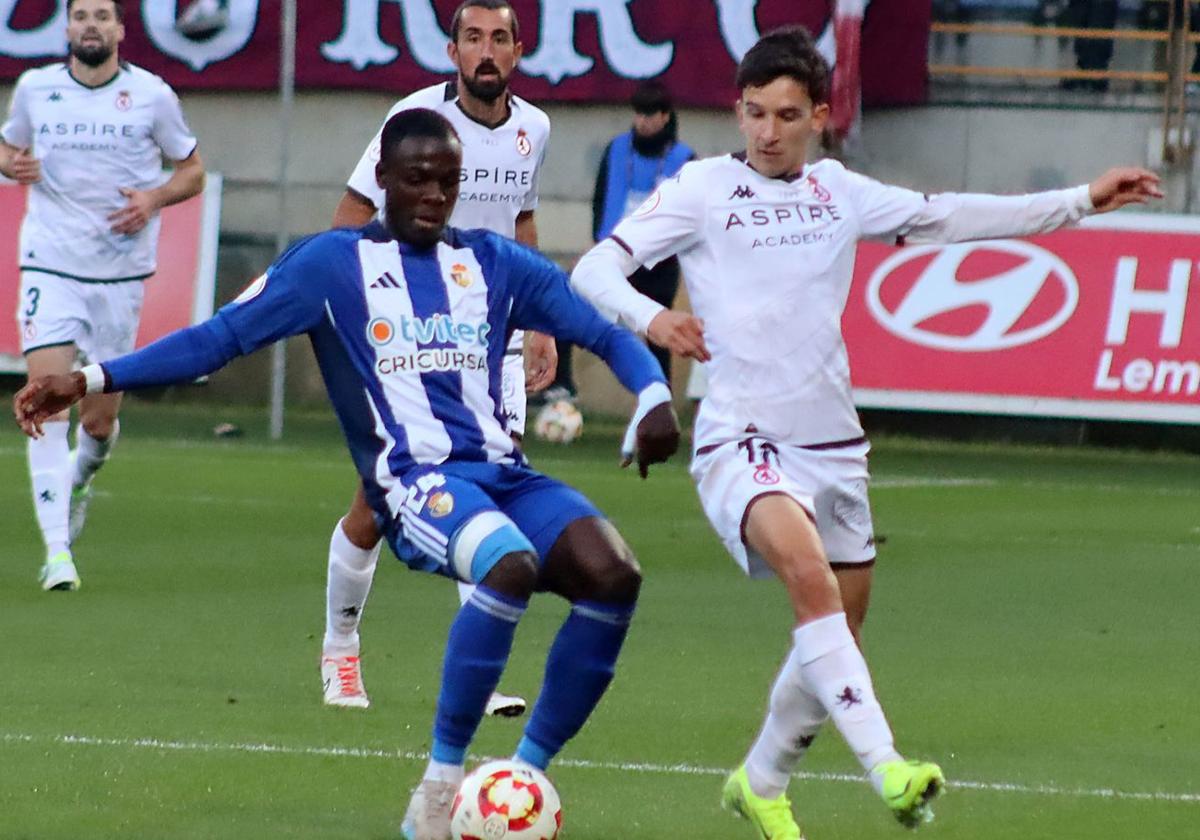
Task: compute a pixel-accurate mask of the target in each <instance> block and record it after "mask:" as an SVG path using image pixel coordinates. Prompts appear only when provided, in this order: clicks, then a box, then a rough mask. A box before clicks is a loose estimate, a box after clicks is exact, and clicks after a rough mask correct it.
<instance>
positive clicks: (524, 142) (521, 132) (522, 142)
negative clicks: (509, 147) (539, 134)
mask: <svg viewBox="0 0 1200 840" xmlns="http://www.w3.org/2000/svg"><path fill="white" fill-rule="evenodd" d="M517 152H518V153H519V154H520V155H521V157H529V155H530V154H532V153H533V144H532V143H530V142H529V135H528V134H526V133H525V129H523V128H521V129H518V130H517Z"/></svg>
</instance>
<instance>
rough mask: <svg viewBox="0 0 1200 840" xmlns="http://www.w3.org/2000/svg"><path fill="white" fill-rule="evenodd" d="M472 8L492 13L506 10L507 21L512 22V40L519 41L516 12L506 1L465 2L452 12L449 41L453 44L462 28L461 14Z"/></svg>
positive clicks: (476, 0) (456, 41) (478, 0)
mask: <svg viewBox="0 0 1200 840" xmlns="http://www.w3.org/2000/svg"><path fill="white" fill-rule="evenodd" d="M472 8H475V9H490V10H492V11H494V12H496V11H503V10H504V9H508V19H509V21H511V22H512V37H513V40H514V41H519V40H521V25H520V24H519V23H517V10H516V9H514V8H513V7H512V4H511V3H509V2H508V0H465V2H463V3H461V4H460V5H459V7H458V8H457V9H455V10H454V17H453V18H451V20H450V40H451V41H453V42H454V43H456V44H457V43H458V31H459V29H461V28H462V18H463V12H465V11H466V10H467V9H472Z"/></svg>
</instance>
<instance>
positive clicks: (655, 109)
mask: <svg viewBox="0 0 1200 840" xmlns="http://www.w3.org/2000/svg"><path fill="white" fill-rule="evenodd" d="M629 104H630V105H632V106H633V110H634V113H637V114H664V113H665V114H670V113H672V112H674V110H675V103H674V102H672V101H671V93H670V91H668V90H667V87H666V85H664V84H663V83H662V82H659V81H655V80H653V79H651V80H649V81H645V82H642V83H641V84H640V85H638V86H637V90H635V91H634V92H633V96H631V97H630V98H629Z"/></svg>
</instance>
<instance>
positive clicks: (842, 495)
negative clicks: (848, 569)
mask: <svg viewBox="0 0 1200 840" xmlns="http://www.w3.org/2000/svg"><path fill="white" fill-rule="evenodd" d="M870 448H871V446H870V444H869V443H867V441H866V440H865V439H863V440H860V441H855V442H850V443H849V444H847V445H837V446H834V447H829V448H815V449H814V448H804V447H801V446H796V445H793V444H785V443H778V442H776V441H771V440H768V439H766V438H762V437H758V436H748V437H746V438H745V439H743V440H733V441H729V442H728V443H723V444H720V445H718V446H715V447H713V448H709V447H703V446H702V447H700V449H698V450H697V452H696V455H695V457H694V458H693V459H692V466H691V473H692V478H693V479H695V481H696V489H697V490H698V491H699V493H700V504H701V506H702V507H703V508H704V513H705V515H706V516H708V521H709V522H711V523H712V526H713V528H715V529H716V531H717V535H718V536H719V537H720V538H721V541H722V542H723V543H725V548H726V549H727V550H728V551H729V553H730V554H731V555H733V559H734V560H736V561H737V563H738V565H739V566H741V567H742V570H743V571H744V572H746V574H748V575H750V576H751V577H767V576H769V575H771V574H772V572H771V569H770V567H769V566H768V565H767V562H766V560H764V559H763V558H762V557H761V556H760V555H759V554H758V553H757V552H755V551H753V550H752V549H750V547H749V546H747V545H746V543H745V534H744V528H745V519H746V511H747V510H748V509H749V507H750V503H751V502H752V501H754V500H755V499H757V498H759V497H760V496H766V495H772V494H776V493H782V494H784V495H787V496H791V497H792V498H793V499H795V500H796V501H797V502H798V503H799V504H800V505H801V507H803V508H804V509H805V510H806V511H807V512H808V514H809V515H810V516H811V517H812V518H813V520H814V521H815V522H816V525H817V533H818V534H819V535H820V537H821V543H822V544H823V545H824V547H825V555H826V557H827V558H828V559H829V562H830V563H831V564H833V565H861V564H863V563H869V562H871V561H872V560H874V559H875V532H874V527H873V525H872V522H871V505H870V503H869V502H868V500H867V481H868V473H867V452H868V451H869V450H870Z"/></svg>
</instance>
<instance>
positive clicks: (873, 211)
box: [846, 172, 1093, 244]
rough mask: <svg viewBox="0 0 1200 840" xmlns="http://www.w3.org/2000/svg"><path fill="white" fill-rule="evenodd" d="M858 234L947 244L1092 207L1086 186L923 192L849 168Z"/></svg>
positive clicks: (1021, 231)
mask: <svg viewBox="0 0 1200 840" xmlns="http://www.w3.org/2000/svg"><path fill="white" fill-rule="evenodd" d="M846 174H847V176H848V178H849V179H850V183H851V184H852V185H853V188H852V190H851V196H852V201H853V203H854V206H855V210H856V212H857V213H858V218H859V223H860V229H859V235H860V236H861V237H862V238H865V239H882V240H884V241H888V242H896V243H905V242H907V243H910V244H917V243H947V242H966V241H969V240H974V239H997V238H1003V237H1009V236H1032V235H1034V234H1038V233H1047V232H1049V231H1052V230H1057V229H1058V228H1060V227H1062V226H1063V225H1067V224H1071V223H1073V222H1077V221H1079V220H1080V219H1081V218H1083V217H1084V216H1086V215H1087V214H1088V213H1090V212H1092V210H1093V208H1092V201H1091V197H1090V196H1089V194H1088V187H1087V185H1083V186H1080V187H1072V188H1070V189H1065V190H1048V191H1046V192H1040V193H1031V194H1028V195H985V194H979V193H940V194H937V195H923V194H922V193H919V192H914V191H913V190H907V189H904V188H902V187H893V186H889V185H887V184H881V183H879V182H878V181H874V180H872V179H870V178H867V177H865V176H863V175H858V174H857V173H851V172H847V173H846Z"/></svg>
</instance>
